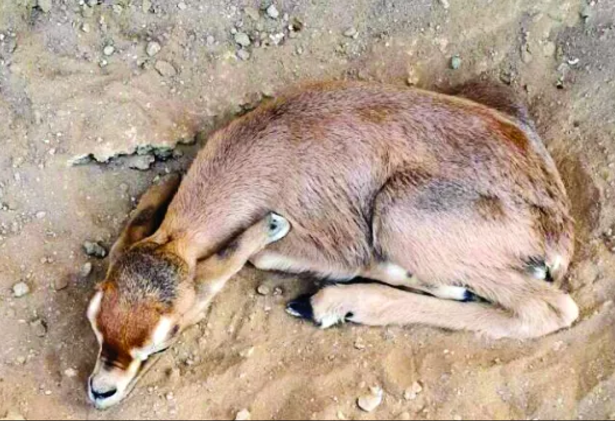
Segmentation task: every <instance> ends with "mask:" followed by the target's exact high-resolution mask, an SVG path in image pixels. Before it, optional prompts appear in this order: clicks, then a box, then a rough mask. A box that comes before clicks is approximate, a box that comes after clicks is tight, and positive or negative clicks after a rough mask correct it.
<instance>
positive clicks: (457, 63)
mask: <svg viewBox="0 0 615 421" xmlns="http://www.w3.org/2000/svg"><path fill="white" fill-rule="evenodd" d="M460 67H461V57H459V56H453V57H452V58H451V69H453V70H457V69H459V68H460Z"/></svg>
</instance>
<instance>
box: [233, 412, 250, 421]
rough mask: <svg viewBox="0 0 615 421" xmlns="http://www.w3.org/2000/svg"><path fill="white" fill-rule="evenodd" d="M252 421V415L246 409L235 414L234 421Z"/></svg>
mask: <svg viewBox="0 0 615 421" xmlns="http://www.w3.org/2000/svg"><path fill="white" fill-rule="evenodd" d="M251 419H252V414H250V411H248V410H247V409H243V410H241V411H239V412H238V413H237V416H236V417H235V421H250V420H251Z"/></svg>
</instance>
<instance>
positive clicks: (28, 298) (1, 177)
mask: <svg viewBox="0 0 615 421" xmlns="http://www.w3.org/2000/svg"><path fill="white" fill-rule="evenodd" d="M38 2H39V3H37V1H36V0H2V1H0V320H1V324H0V340H1V341H2V342H1V343H2V346H0V418H2V417H5V416H8V417H9V418H15V417H16V416H22V417H25V418H27V419H35V418H44V419H75V418H88V419H126V418H143V419H158V418H165V419H167V418H170V419H185V418H188V419H214V418H215V419H234V418H235V416H236V415H237V413H238V412H239V411H241V410H243V409H247V410H249V411H250V412H251V414H252V418H253V419H258V418H272V419H316V418H330V419H367V418H378V419H441V418H451V419H471V418H476V419H505V418H522V419H552V418H564V419H588V418H602V419H604V418H607V419H608V418H610V419H615V398H614V396H615V353H614V351H613V349H614V348H615V328H614V321H615V306H613V297H614V295H615V254H614V253H613V251H614V250H615V249H613V247H615V239H605V235H606V234H608V230H609V228H611V226H613V224H614V223H615V212H614V210H613V205H614V198H615V196H614V194H615V190H614V186H615V23H614V21H615V2H613V1H611V0H599V1H592V2H591V4H587V3H585V2H584V1H577V0H448V1H444V0H354V1H353V0H335V1H333V0H329V1H326V0H276V1H275V5H276V8H277V10H278V12H279V16H278V17H277V18H275V19H274V18H272V17H270V16H269V15H268V14H267V12H265V11H263V10H262V7H263V6H268V5H269V4H270V3H260V2H259V1H252V0H183V1H182V0H115V1H113V0H103V1H100V0H99V1H96V0H88V1H87V2H85V4H80V3H84V1H83V0H82V1H81V2H79V1H77V0H38ZM36 4H38V6H35V5H36ZM289 28H292V29H289ZM233 32H238V34H233ZM242 34H245V35H248V37H249V38H251V39H250V45H247V46H245V47H243V48H241V49H240V48H239V45H238V44H237V42H236V41H241V42H243V43H244V44H247V43H246V42H245V37H243V36H242ZM150 43H157V44H158V46H159V47H160V48H159V50H160V51H158V52H157V53H156V54H153V55H150V54H148V49H149V52H150V53H154V52H155V51H156V50H158V46H157V45H156V44H150ZM148 45H149V48H148ZM109 47H113V48H109ZM105 52H106V53H109V54H108V55H105ZM454 56H458V57H459V58H460V63H456V64H460V67H459V68H458V69H456V70H453V69H452V68H451V59H452V57H454ZM480 75H484V76H485V77H489V78H491V79H495V80H501V81H502V83H509V84H511V85H512V86H513V87H514V88H515V89H516V90H517V91H518V92H520V93H522V95H523V97H524V98H525V99H526V101H527V103H528V104H529V105H530V109H531V112H532V114H533V116H534V117H535V119H536V122H537V126H538V130H539V132H540V133H541V134H542V136H543V138H544V140H545V142H546V143H547V145H548V148H549V150H550V151H551V152H552V154H553V155H554V157H555V159H556V161H557V162H558V165H559V167H560V169H561V171H562V174H563V176H564V178H565V182H566V185H567V187H568V189H569V192H570V195H571V197H572V200H573V204H574V214H575V217H576V218H577V232H578V253H577V256H576V259H575V264H574V267H573V269H572V271H571V274H570V277H569V279H568V280H567V281H566V285H564V287H565V288H568V289H570V290H571V291H572V293H573V296H574V297H575V299H576V300H577V301H578V302H579V304H580V306H581V308H582V318H581V320H580V321H579V322H578V324H576V325H575V326H574V328H572V329H570V330H567V331H564V332H561V333H558V334H556V335H553V336H550V337H547V338H544V339H541V340H536V341H530V342H525V343H521V342H517V341H498V342H495V341H490V340H487V339H481V338H477V337H476V336H474V335H472V334H468V333H451V332H445V331H441V330H437V329H432V328H427V327H416V326H415V327H412V326H411V327H405V328H397V327H395V328H387V329H369V328H363V327H356V326H346V327H343V328H339V329H332V330H330V331H325V332H322V331H318V330H316V329H315V328H314V327H312V326H310V325H308V324H304V323H301V322H298V321H296V320H293V319H291V318H290V317H288V316H287V315H286V314H285V313H284V311H283V308H284V304H285V303H286V302H287V301H288V300H290V299H292V298H294V296H296V295H297V294H299V293H300V292H301V291H302V290H303V289H304V288H305V287H306V285H305V284H304V283H302V281H299V280H297V279H293V278H286V277H282V276H279V275H271V274H266V273H261V272H258V271H256V270H254V269H246V270H245V271H244V272H242V274H241V276H239V277H238V278H237V279H236V280H234V281H233V282H232V283H231V285H230V286H229V287H228V289H227V290H226V291H224V293H223V294H222V295H221V296H220V297H219V298H218V299H217V300H216V302H215V304H214V305H213V307H212V308H211V311H210V314H209V316H208V318H207V320H206V321H205V322H203V323H202V324H201V325H199V326H198V327H195V328H194V329H193V330H191V331H189V332H187V333H186V334H185V336H184V337H183V338H182V341H181V344H179V345H178V346H177V347H176V348H175V349H174V350H173V351H172V352H170V353H169V354H168V355H166V357H165V358H164V359H163V360H162V361H161V362H160V364H159V365H158V366H157V368H156V370H154V371H152V372H151V373H149V374H148V375H147V376H146V377H145V379H144V380H143V381H142V383H141V385H140V387H139V388H138V389H137V390H136V391H135V392H134V393H133V395H132V396H131V398H130V399H129V400H127V401H126V402H125V403H124V404H122V405H121V406H119V407H118V408H116V409H112V410H110V411H108V412H105V413H100V412H97V411H95V410H94V409H93V408H92V407H90V406H89V405H88V404H87V401H86V394H85V381H86V379H87V376H88V374H89V372H90V370H91V368H92V365H93V363H94V359H95V356H96V352H97V347H96V343H95V338H94V336H93V334H92V333H91V332H90V328H89V326H88V324H87V322H86V320H85V317H84V313H85V308H86V304H87V301H88V298H89V297H90V294H91V292H92V290H93V286H94V285H95V283H96V282H97V281H100V280H101V279H102V278H103V276H104V271H105V269H106V264H107V262H106V261H105V260H100V259H95V258H90V257H88V256H86V255H85V254H84V252H83V250H82V244H83V242H84V241H86V240H92V241H100V242H101V244H102V245H104V246H105V247H107V248H108V247H110V245H111V244H112V242H113V240H114V239H115V238H116V236H117V235H118V232H119V230H120V228H121V225H122V223H123V221H124V220H125V218H126V216H127V214H128V212H129V211H130V209H131V208H132V207H133V205H134V201H135V200H136V198H138V197H139V195H140V194H141V193H142V192H143V191H144V190H145V189H146V188H147V186H148V185H149V184H150V183H151V182H152V180H153V179H154V178H155V177H156V176H158V175H161V174H164V173H165V172H168V171H178V170H182V169H185V168H187V166H188V165H189V163H190V161H191V159H192V158H193V156H194V153H195V151H196V150H197V149H198V147H199V145H201V144H203V142H205V141H206V139H207V134H208V133H210V132H211V130H213V129H214V128H216V127H219V126H220V125H221V124H224V122H226V121H228V120H229V119H231V118H232V117H233V116H235V115H237V114H238V113H241V112H244V111H246V110H249V109H250V108H251V107H253V106H254V105H255V104H257V103H258V102H259V101H260V100H261V99H262V98H263V97H267V96H272V95H275V92H276V91H279V90H280V89H282V88H284V87H286V86H289V85H291V84H293V83H295V82H299V81H305V80H322V79H354V80H356V79H358V80H374V81H384V82H389V83H397V84H405V83H408V82H411V83H415V84H417V85H418V86H420V87H423V88H430V89H448V88H449V87H451V86H455V85H457V84H459V83H462V82H464V81H467V80H470V79H473V78H476V77H477V76H480ZM197 133H201V135H200V136H198V137H197V136H196V135H197ZM195 138H196V144H195V145H192V146H182V145H180V146H178V147H177V148H176V149H175V153H174V154H171V151H168V152H169V154H171V157H170V159H168V160H167V161H160V160H159V161H158V162H156V163H153V164H152V163H151V162H150V161H152V160H153V158H151V147H156V148H164V147H174V146H175V145H176V144H178V142H189V141H191V140H194V139H195ZM135 151H138V152H140V153H142V154H144V155H141V156H137V157H134V156H132V157H123V158H120V159H116V157H117V156H118V155H120V154H132V153H134V152H135ZM157 152H158V154H159V155H160V154H161V153H164V152H165V150H164V149H158V150H157ZM84 156H85V157H91V158H92V159H94V160H95V161H96V160H97V161H101V162H103V163H97V162H92V163H90V164H88V165H82V166H69V165H68V163H69V162H71V161H73V160H75V159H78V158H83V157H84ZM107 161H108V162H107ZM131 166H137V167H142V168H145V169H147V168H148V167H151V168H149V169H147V170H146V171H138V170H134V169H131V168H130V167H131ZM87 262H91V263H92V264H93V272H92V273H91V274H89V275H87V276H83V274H81V272H82V270H83V266H84V264H86V263H87ZM19 282H25V283H26V284H27V285H28V287H29V289H30V292H29V293H28V294H26V295H25V296H23V297H21V298H16V297H14V294H13V291H12V288H13V286H14V285H15V284H17V283H19ZM262 284H266V285H268V286H270V287H271V290H272V291H273V289H274V288H275V287H280V288H281V289H282V294H281V295H269V296H260V295H258V294H257V293H256V289H257V287H258V286H259V285H262ZM416 382H418V383H419V384H420V385H421V388H422V391H421V392H420V393H418V394H417V395H416V397H415V396H412V394H411V393H410V394H408V396H407V397H409V398H414V399H406V398H405V397H404V395H405V391H406V390H407V389H408V388H411V387H412V385H414V384H415V383H416ZM374 386H378V387H381V388H382V389H383V392H384V400H383V403H382V405H380V406H379V407H378V408H377V409H376V410H375V411H374V412H373V413H372V414H366V413H364V412H362V411H361V410H360V409H359V408H358V407H357V404H356V400H357V398H358V397H360V396H363V395H365V394H366V393H368V392H369V388H370V387H374ZM415 388H416V385H415Z"/></svg>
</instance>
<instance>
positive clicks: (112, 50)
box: [103, 45, 115, 57]
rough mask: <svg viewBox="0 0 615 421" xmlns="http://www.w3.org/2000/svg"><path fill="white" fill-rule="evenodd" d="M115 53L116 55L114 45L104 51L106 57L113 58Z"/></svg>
mask: <svg viewBox="0 0 615 421" xmlns="http://www.w3.org/2000/svg"><path fill="white" fill-rule="evenodd" d="M113 53H115V47H114V46H113V45H107V46H106V47H105V48H104V49H103V54H104V55H106V56H107V57H111V56H112V55H113Z"/></svg>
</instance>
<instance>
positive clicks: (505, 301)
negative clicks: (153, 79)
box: [88, 83, 578, 408]
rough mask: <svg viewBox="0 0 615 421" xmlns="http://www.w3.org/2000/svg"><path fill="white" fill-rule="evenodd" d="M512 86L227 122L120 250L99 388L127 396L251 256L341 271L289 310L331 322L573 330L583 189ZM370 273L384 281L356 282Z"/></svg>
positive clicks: (314, 94)
mask: <svg viewBox="0 0 615 421" xmlns="http://www.w3.org/2000/svg"><path fill="white" fill-rule="evenodd" d="M505 95H506V96H504V97H503V96H501V95H499V96H493V95H491V94H490V92H488V91H485V90H483V89H477V88H476V87H474V88H473V89H471V90H469V91H467V94H466V95H465V96H466V97H472V98H474V99H476V100H478V101H481V102H483V104H486V105H483V104H480V103H478V102H473V101H471V100H469V99H465V98H462V97H451V96H446V95H441V94H436V93H432V92H426V91H421V90H412V89H405V88H400V87H393V86H385V85H378V84H361V83H339V84H319V85H311V86H307V87H303V88H300V89H296V90H293V91H290V92H288V93H287V94H285V95H283V96H281V97H280V98H279V99H277V100H275V101H273V102H271V103H269V104H267V105H264V106H261V107H260V108H258V109H257V110H256V111H254V112H252V113H250V114H248V115H246V116H244V117H242V118H240V119H238V120H236V121H234V122H232V123H231V124H230V125H228V126H227V127H225V128H223V129H221V130H220V131H218V132H217V133H215V134H214V135H213V136H212V138H211V139H210V140H209V142H208V143H207V145H206V146H205V148H204V149H203V150H202V151H201V153H200V154H199V156H198V157H197V159H196V160H195V162H194V164H193V165H192V167H191V169H190V171H189V173H188V174H187V176H186V177H185V179H184V180H183V182H182V183H181V185H180V187H179V190H178V191H177V194H175V196H173V195H174V192H175V189H176V187H177V183H178V181H177V180H170V181H167V182H166V183H165V184H163V185H161V186H156V187H154V188H153V189H152V190H151V191H150V192H149V193H147V194H146V195H145V197H144V198H143V199H142V201H141V204H140V205H139V208H138V209H137V211H136V213H135V216H134V218H133V219H132V220H131V221H130V223H129V224H128V226H127V228H126V231H125V232H124V234H123V235H122V236H121V238H120V240H119V243H118V245H116V246H115V247H114V249H113V253H112V259H111V264H110V269H109V272H108V275H107V279H106V281H105V282H103V283H102V284H101V286H100V287H99V289H98V292H97V293H96V295H95V296H94V298H93V300H92V302H91V305H90V309H89V311H88V315H89V317H90V320H91V322H92V326H93V328H94V330H95V332H96V336H97V338H98V340H99V342H100V346H101V353H100V357H99V359H98V363H97V366H96V369H95V370H94V374H93V375H92V377H91V379H90V386H89V391H90V398H91V400H92V401H93V402H94V403H95V404H96V405H97V406H98V407H99V408H106V407H109V406H111V405H114V404H116V403H118V402H119V401H120V400H121V399H123V398H124V397H125V396H126V394H127V393H128V392H129V390H130V388H131V387H132V386H133V385H134V383H135V382H136V379H137V378H138V376H139V374H140V373H142V372H143V371H144V370H145V369H147V366H148V364H151V361H152V360H153V357H154V356H155V355H156V354H157V353H159V352H162V351H164V350H165V349H167V348H168V347H169V346H170V344H171V343H173V341H174V338H175V337H176V335H177V334H178V333H179V332H181V331H182V330H183V329H185V328H186V327H188V326H190V325H191V324H192V323H194V322H195V321H198V320H199V316H200V314H201V313H202V310H203V309H204V308H205V307H206V306H207V304H208V303H209V302H210V301H211V299H212V298H213V296H214V295H215V294H216V293H217V292H218V291H219V290H220V289H221V288H222V287H223V285H224V283H225V282H226V281H227V280H228V279H229V278H230V277H232V276H233V275H234V274H236V273H237V272H238V271H239V270H240V269H241V267H242V266H243V265H244V264H245V263H246V262H247V261H251V262H252V263H253V264H254V265H255V266H256V267H258V268H260V269H264V270H279V271H285V272H291V273H299V272H310V273H313V274H315V275H317V276H320V277H322V278H327V279H330V280H335V281H339V282H340V284H338V285H335V286H328V287H325V288H323V289H322V290H321V291H319V292H318V293H317V294H316V295H314V296H312V297H304V298H302V299H299V300H297V301H295V302H292V303H290V304H289V306H288V311H289V313H291V314H293V315H295V316H299V317H304V318H307V319H310V320H313V321H314V322H315V323H316V324H318V325H319V326H321V327H323V328H327V327H330V326H333V325H335V324H337V323H340V322H344V321H352V322H356V323H362V324H366V325H373V326H381V325H388V324H413V323H417V324H427V325H432V326H438V327H441V328H446V329H456V330H470V331H475V332H480V333H483V334H486V335H489V336H492V337H494V338H501V337H513V338H535V337H539V336H542V335H546V334H549V333H551V332H554V331H557V330H559V329H561V328H565V327H568V326H570V325H571V324H572V323H573V322H574V321H575V320H576V318H577V317H578V308H577V306H576V304H575V302H574V301H573V300H572V299H571V297H570V296H569V295H568V294H566V293H564V292H563V291H561V290H560V289H558V287H557V283H558V281H560V280H561V279H562V278H563V277H564V275H565V274H566V271H567V269H568V266H569V263H570V260H571V257H572V254H573V221H572V219H571V217H570V212H569V202H568V198H567V196H566V192H565V189H564V186H563V183H562V181H561V179H560V176H559V174H558V172H557V169H556V167H555V165H554V163H553V160H552V158H551V157H550V156H549V154H548V152H547V150H546V148H545V147H544V145H543V143H542V141H541V140H540V138H539V136H538V134H537V133H536V131H535V129H534V127H533V124H532V123H531V122H530V121H529V119H528V117H527V113H526V112H525V111H524V109H523V107H521V106H519V105H517V104H516V103H515V102H514V101H513V100H512V96H510V95H509V94H505ZM490 107H493V108H490ZM169 202H170V204H169ZM167 207H168V210H167ZM165 212H166V213H165ZM158 224H160V226H158ZM356 277H363V278H368V279H372V280H374V281H378V282H379V283H378V284H376V283H374V284H343V283H344V282H345V281H350V280H352V279H354V278H356ZM412 291H414V292H412ZM419 291H420V293H419ZM425 294H428V295H425ZM473 297H480V298H482V300H472V298H473Z"/></svg>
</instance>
